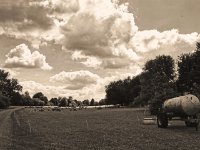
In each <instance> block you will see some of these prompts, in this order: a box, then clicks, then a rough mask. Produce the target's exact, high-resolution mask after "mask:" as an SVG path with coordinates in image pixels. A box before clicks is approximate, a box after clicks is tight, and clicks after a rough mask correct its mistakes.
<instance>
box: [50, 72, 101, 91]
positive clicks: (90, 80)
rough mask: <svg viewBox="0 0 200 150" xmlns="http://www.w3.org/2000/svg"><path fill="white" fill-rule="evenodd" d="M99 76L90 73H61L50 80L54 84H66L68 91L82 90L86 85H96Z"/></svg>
mask: <svg viewBox="0 0 200 150" xmlns="http://www.w3.org/2000/svg"><path fill="white" fill-rule="evenodd" d="M98 79H99V76H98V75H97V74H94V73H92V72H90V71H86V70H80V71H75V72H65V71H63V72H60V73H59V74H56V75H54V76H52V77H51V78H50V81H52V82H61V83H64V84H65V85H66V87H67V89H81V88H83V87H84V86H86V85H89V84H95V83H96V82H97V80H98Z"/></svg>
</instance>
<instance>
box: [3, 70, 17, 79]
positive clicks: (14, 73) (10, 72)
mask: <svg viewBox="0 0 200 150" xmlns="http://www.w3.org/2000/svg"><path fill="white" fill-rule="evenodd" d="M0 69H1V70H5V71H6V72H9V75H10V76H9V77H10V78H15V77H16V76H18V75H19V74H20V72H18V71H16V70H13V69H8V68H0Z"/></svg>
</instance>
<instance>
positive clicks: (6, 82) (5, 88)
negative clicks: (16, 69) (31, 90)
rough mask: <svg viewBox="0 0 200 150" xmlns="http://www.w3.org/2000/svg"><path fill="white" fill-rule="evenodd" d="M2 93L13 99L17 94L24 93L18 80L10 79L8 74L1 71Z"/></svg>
mask: <svg viewBox="0 0 200 150" xmlns="http://www.w3.org/2000/svg"><path fill="white" fill-rule="evenodd" d="M0 91H1V93H2V95H4V96H6V97H9V98H12V96H13V95H14V94H15V93H16V92H20V91H22V86H21V85H19V83H18V81H17V79H10V78H9V73H8V72H6V71H4V70H0Z"/></svg>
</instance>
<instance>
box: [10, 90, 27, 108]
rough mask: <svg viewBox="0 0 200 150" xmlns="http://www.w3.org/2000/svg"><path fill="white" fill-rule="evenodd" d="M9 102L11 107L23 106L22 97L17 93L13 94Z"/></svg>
mask: <svg viewBox="0 0 200 150" xmlns="http://www.w3.org/2000/svg"><path fill="white" fill-rule="evenodd" d="M10 102H11V105H13V106H22V105H24V100H23V97H22V95H21V94H20V93H19V92H16V93H14V94H13V96H12V98H11V100H10Z"/></svg>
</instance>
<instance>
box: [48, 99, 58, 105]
mask: <svg viewBox="0 0 200 150" xmlns="http://www.w3.org/2000/svg"><path fill="white" fill-rule="evenodd" d="M50 102H51V103H53V105H54V106H58V105H59V102H58V99H57V98H52V99H51V100H50Z"/></svg>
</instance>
